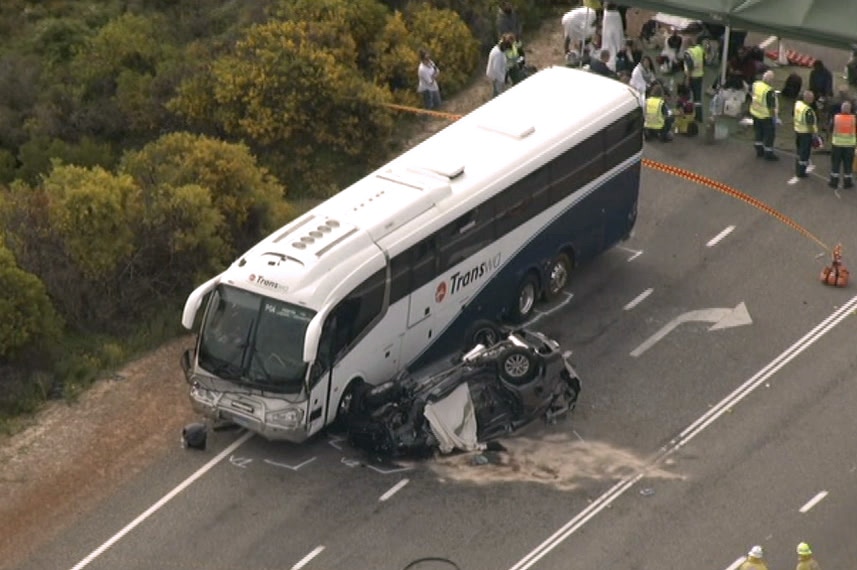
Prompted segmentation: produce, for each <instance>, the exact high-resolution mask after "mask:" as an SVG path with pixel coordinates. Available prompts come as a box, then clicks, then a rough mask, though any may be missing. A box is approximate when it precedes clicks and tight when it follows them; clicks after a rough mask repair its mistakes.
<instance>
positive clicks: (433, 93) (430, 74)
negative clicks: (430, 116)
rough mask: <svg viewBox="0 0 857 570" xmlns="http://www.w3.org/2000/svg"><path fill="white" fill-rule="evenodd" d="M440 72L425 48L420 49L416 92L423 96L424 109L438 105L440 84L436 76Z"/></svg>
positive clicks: (435, 107)
mask: <svg viewBox="0 0 857 570" xmlns="http://www.w3.org/2000/svg"><path fill="white" fill-rule="evenodd" d="M439 73H440V70H438V68H437V65H435V63H434V62H433V61H432V60H431V56H430V55H429V53H428V52H427V51H426V50H420V66H419V68H418V69H417V77H418V79H419V85H418V86H417V92H418V93H421V94H422V96H423V107H425V108H426V109H437V108H438V107H440V86H438V84H437V76H438V74H439Z"/></svg>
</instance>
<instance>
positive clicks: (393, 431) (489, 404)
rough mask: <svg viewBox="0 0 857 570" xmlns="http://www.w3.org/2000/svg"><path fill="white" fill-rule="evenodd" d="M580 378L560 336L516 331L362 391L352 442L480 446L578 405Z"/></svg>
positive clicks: (371, 446)
mask: <svg viewBox="0 0 857 570" xmlns="http://www.w3.org/2000/svg"><path fill="white" fill-rule="evenodd" d="M579 393H580V380H579V379H578V377H577V373H576V372H575V371H574V368H573V367H572V365H571V364H570V363H569V362H568V360H567V359H566V357H565V356H564V355H563V354H562V353H561V352H560V347H559V344H558V343H557V342H555V341H554V340H552V339H549V338H547V337H546V336H544V335H543V334H541V333H537V332H532V331H527V330H523V329H521V330H516V331H512V332H510V333H509V334H508V335H507V336H506V337H505V338H502V339H501V340H499V342H496V343H495V344H493V345H491V346H485V345H481V344H480V345H477V346H476V347H475V348H474V349H473V350H471V351H469V352H467V353H466V354H464V355H463V356H462V357H461V358H460V359H455V360H453V361H445V362H441V363H438V364H436V365H434V366H432V367H430V368H428V369H425V370H423V371H421V372H418V373H416V374H408V373H403V374H402V375H400V376H398V377H397V378H395V379H393V380H390V381H389V382H386V383H384V384H380V385H378V386H374V387H371V386H363V387H361V389H359V390H357V391H355V394H354V400H353V401H352V404H351V408H350V410H349V413H348V416H347V418H346V420H345V427H346V429H347V432H348V437H349V440H350V441H351V443H352V445H354V446H356V447H358V448H361V449H364V450H366V451H368V452H370V453H372V454H376V455H380V456H386V457H400V456H414V455H416V456H419V455H426V454H429V453H432V452H433V451H434V450H435V449H438V450H440V451H441V452H444V453H448V452H450V451H452V450H453V449H460V450H466V451H470V450H475V449H480V448H481V447H482V446H483V445H484V444H485V442H488V441H490V440H493V439H496V438H498V437H500V436H503V435H507V434H510V433H511V432H513V431H515V430H517V429H519V428H520V427H522V426H524V425H526V424H528V423H530V422H531V421H533V420H535V419H537V418H544V419H545V420H547V421H553V420H554V419H555V418H557V417H558V416H560V415H562V414H565V413H567V412H569V411H571V410H572V409H573V408H574V405H575V402H576V401H577V397H578V395H579Z"/></svg>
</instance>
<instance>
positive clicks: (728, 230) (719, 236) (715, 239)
mask: <svg viewBox="0 0 857 570" xmlns="http://www.w3.org/2000/svg"><path fill="white" fill-rule="evenodd" d="M734 229H735V226H729V227H728V228H726V229H725V230H723V231H722V232H720V233H719V234H717V235H716V236H714V237H713V238H711V239H710V240H708V243H707V244H705V247H714V246H715V245H717V243H718V242H719V241H720V240H722V239H723V238H725V237H726V236H728V235H729V234H731V233H732V230H734Z"/></svg>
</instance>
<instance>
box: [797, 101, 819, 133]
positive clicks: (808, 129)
mask: <svg viewBox="0 0 857 570" xmlns="http://www.w3.org/2000/svg"><path fill="white" fill-rule="evenodd" d="M811 109H812V107H810V106H809V105H807V104H806V103H804V102H803V101H798V102H797V103H795V114H794V121H795V132H796V133H814V132H815V131H816V127H815V125H808V124H806V114H807V113H808V112H809V111H810V110H811Z"/></svg>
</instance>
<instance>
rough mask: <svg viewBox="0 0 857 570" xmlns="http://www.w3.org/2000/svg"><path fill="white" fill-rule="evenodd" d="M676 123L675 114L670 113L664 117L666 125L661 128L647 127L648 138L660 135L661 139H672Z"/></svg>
mask: <svg viewBox="0 0 857 570" xmlns="http://www.w3.org/2000/svg"><path fill="white" fill-rule="evenodd" d="M674 124H675V115H669V116H666V117H664V126H663V127H661V128H660V129H645V131H646V139H650V138H652V137H658V138H660V139H661V140H664V141H665V140H670V139H672V136H673V135H672V132H673V125H674Z"/></svg>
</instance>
